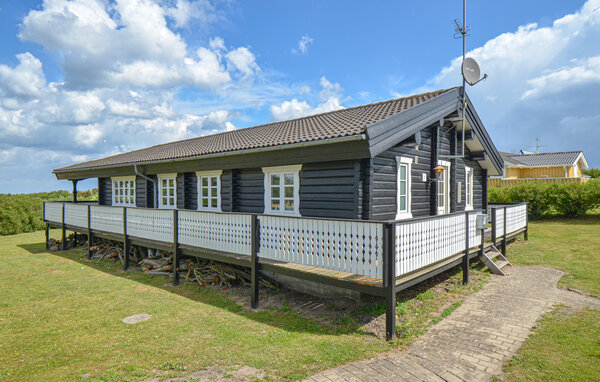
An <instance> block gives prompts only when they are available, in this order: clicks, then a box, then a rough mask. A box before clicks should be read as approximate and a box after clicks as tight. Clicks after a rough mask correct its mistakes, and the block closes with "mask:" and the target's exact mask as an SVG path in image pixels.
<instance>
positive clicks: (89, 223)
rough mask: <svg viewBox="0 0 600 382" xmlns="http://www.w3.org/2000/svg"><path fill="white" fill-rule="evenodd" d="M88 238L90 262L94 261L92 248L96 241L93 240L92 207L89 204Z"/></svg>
mask: <svg viewBox="0 0 600 382" xmlns="http://www.w3.org/2000/svg"><path fill="white" fill-rule="evenodd" d="M87 211H88V213H87V237H88V247H87V252H88V260H91V259H92V250H91V249H90V248H92V241H93V240H94V239H93V238H92V224H91V223H92V206H91V205H89V204H88V206H87Z"/></svg>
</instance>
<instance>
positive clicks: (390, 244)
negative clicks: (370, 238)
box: [383, 223, 396, 341]
mask: <svg viewBox="0 0 600 382" xmlns="http://www.w3.org/2000/svg"><path fill="white" fill-rule="evenodd" d="M383 240H384V247H383V253H384V261H383V272H384V274H383V277H384V281H383V282H384V287H385V338H386V340H387V341H391V340H393V339H395V338H396V261H395V250H394V242H395V236H394V225H393V224H390V223H388V224H386V225H385V226H384V238H383Z"/></svg>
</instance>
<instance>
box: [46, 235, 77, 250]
mask: <svg viewBox="0 0 600 382" xmlns="http://www.w3.org/2000/svg"><path fill="white" fill-rule="evenodd" d="M75 239H77V242H76V241H75ZM46 244H47V245H48V249H49V250H50V251H58V250H59V249H60V246H61V244H62V241H61V240H57V239H48V242H47V243H46ZM75 244H77V245H75ZM76 246H78V247H79V246H87V235H84V234H82V233H77V234H76V233H71V234H69V235H68V236H67V240H65V248H64V249H72V248H75V247H76Z"/></svg>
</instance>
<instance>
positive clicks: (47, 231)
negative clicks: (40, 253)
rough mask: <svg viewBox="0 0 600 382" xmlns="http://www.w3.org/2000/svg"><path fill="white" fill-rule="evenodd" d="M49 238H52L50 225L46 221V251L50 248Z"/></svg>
mask: <svg viewBox="0 0 600 382" xmlns="http://www.w3.org/2000/svg"><path fill="white" fill-rule="evenodd" d="M48 240H50V226H49V225H48V223H46V251H47V250H48Z"/></svg>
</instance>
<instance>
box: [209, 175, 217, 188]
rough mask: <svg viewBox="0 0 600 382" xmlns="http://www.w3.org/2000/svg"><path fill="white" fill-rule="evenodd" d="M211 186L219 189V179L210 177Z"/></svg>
mask: <svg viewBox="0 0 600 382" xmlns="http://www.w3.org/2000/svg"><path fill="white" fill-rule="evenodd" d="M210 185H211V186H213V187H217V177H216V176H211V177H210Z"/></svg>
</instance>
